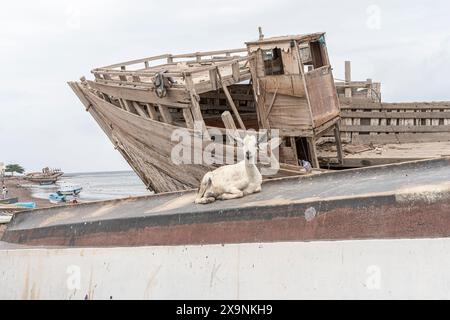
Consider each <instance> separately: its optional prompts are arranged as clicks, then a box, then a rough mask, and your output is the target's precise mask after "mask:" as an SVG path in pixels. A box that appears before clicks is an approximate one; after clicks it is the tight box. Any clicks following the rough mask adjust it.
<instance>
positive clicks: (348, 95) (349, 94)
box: [345, 61, 352, 98]
mask: <svg viewBox="0 0 450 320" xmlns="http://www.w3.org/2000/svg"><path fill="white" fill-rule="evenodd" d="M351 81H352V69H351V62H350V61H345V97H346V98H351V97H352V88H349V87H347V86H348V85H349V84H350V82H351Z"/></svg>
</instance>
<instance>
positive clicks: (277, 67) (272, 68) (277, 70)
mask: <svg viewBox="0 0 450 320" xmlns="http://www.w3.org/2000/svg"><path fill="white" fill-rule="evenodd" d="M262 56H263V61H264V70H265V71H264V72H265V75H266V76H273V75H280V74H284V70H283V60H282V58H281V49H279V48H275V49H269V50H262Z"/></svg>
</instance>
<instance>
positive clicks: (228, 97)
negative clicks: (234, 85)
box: [217, 69, 246, 130]
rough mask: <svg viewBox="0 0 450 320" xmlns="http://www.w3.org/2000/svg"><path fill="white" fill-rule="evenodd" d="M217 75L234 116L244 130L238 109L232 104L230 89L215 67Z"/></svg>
mask: <svg viewBox="0 0 450 320" xmlns="http://www.w3.org/2000/svg"><path fill="white" fill-rule="evenodd" d="M217 77H218V79H219V81H220V82H221V84H222V90H223V92H224V93H225V96H226V97H227V100H228V103H229V104H230V107H231V109H232V110H233V113H234V116H235V117H236V119H237V121H238V123H239V126H240V127H241V129H242V130H246V129H245V125H244V122H243V121H242V119H241V116H240V115H239V111H238V109H237V108H236V105H235V104H234V101H233V98H232V97H231V94H230V91H229V90H228V87H227V85H225V83H224V82H223V81H222V76H221V74H220V72H219V69H217Z"/></svg>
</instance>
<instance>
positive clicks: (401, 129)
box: [341, 125, 450, 133]
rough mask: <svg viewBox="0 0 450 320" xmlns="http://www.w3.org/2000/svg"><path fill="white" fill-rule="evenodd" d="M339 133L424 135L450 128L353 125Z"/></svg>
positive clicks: (446, 130)
mask: <svg viewBox="0 0 450 320" xmlns="http://www.w3.org/2000/svg"><path fill="white" fill-rule="evenodd" d="M341 131H344V132H389V133H395V132H410V133H412V132H415V133H426V132H450V126H449V125H447V126H401V125H398V126H364V125H354V126H342V128H341Z"/></svg>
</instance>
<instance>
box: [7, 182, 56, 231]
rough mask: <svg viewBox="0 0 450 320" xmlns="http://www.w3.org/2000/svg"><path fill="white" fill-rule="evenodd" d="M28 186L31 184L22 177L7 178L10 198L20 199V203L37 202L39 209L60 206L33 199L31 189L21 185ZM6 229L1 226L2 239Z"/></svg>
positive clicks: (44, 200)
mask: <svg viewBox="0 0 450 320" xmlns="http://www.w3.org/2000/svg"><path fill="white" fill-rule="evenodd" d="M26 184H30V182H29V181H26V180H25V179H23V178H21V177H10V178H5V185H6V187H7V188H8V197H9V198H19V202H35V203H36V206H37V208H39V209H41V208H49V207H55V206H59V204H53V203H51V202H50V201H48V200H46V199H37V198H33V197H32V194H31V190H30V189H28V188H25V187H21V185H26ZM5 229H6V225H0V239H1V237H2V235H3V232H4V231H5Z"/></svg>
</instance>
